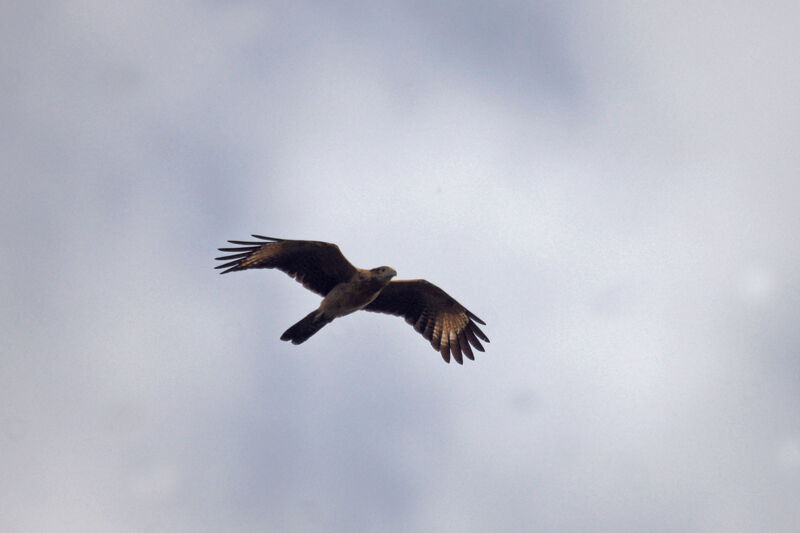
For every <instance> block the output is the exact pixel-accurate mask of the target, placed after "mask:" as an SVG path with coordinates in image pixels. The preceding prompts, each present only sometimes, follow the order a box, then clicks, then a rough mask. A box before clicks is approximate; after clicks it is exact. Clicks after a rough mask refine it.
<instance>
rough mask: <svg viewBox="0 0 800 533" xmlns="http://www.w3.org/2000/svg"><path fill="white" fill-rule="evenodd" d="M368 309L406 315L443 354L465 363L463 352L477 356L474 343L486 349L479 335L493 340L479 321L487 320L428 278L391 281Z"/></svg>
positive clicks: (448, 360)
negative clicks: (473, 348)
mask: <svg viewBox="0 0 800 533" xmlns="http://www.w3.org/2000/svg"><path fill="white" fill-rule="evenodd" d="M364 310H365V311H374V312H377V313H388V314H390V315H397V316H402V317H404V318H405V319H406V322H408V323H409V324H411V325H412V326H414V329H415V330H417V331H418V332H419V333H421V334H422V336H423V337H425V338H426V339H428V340H429V341H431V346H433V348H434V349H435V350H438V351H439V352H440V353H441V354H442V357H443V358H444V360H445V362H447V363H449V362H450V354H452V355H453V359H455V360H456V362H457V363H459V364H462V363H463V359H462V357H461V354H462V353H463V354H464V355H466V356H467V357H468V358H470V359H475V357H474V356H473V354H472V348H471V347H470V345H472V346H474V347H475V349H477V350H478V351H481V352H482V351H484V350H483V346H481V343H480V341H479V340H478V338H480V339H481V340H483V341H486V342H489V338H488V337H487V336H486V335H484V333H483V332H482V331H481V330H480V328H478V325H477V324H476V323H475V322H478V323H480V324H484V325H485V324H486V323H485V322H484V321H483V320H481V319H480V318H478V317H477V316H475V315H474V314H472V313H471V312H470V311H469V310H468V309H467V308H466V307H464V306H463V305H461V304H460V303H458V302H457V301H455V300H454V299H453V298H452V297H451V296H450V295H449V294H447V293H446V292H444V291H443V290H442V289H440V288H439V287H437V286H436V285H434V284H433V283H430V282H428V281H425V280H424V279H415V280H398V281H392V282H390V283H389V284H388V285H387V286H386V287H384V289H383V291H381V293H380V294H379V295H378V297H377V298H375V299H374V300H373V301H372V302H371V303H370V304H369V305H367V306H366V307H365V308H364Z"/></svg>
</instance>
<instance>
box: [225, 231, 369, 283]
mask: <svg viewBox="0 0 800 533" xmlns="http://www.w3.org/2000/svg"><path fill="white" fill-rule="evenodd" d="M253 237H255V238H256V239H261V240H260V241H228V242H230V243H231V244H238V245H239V246H238V247H236V248H220V249H219V250H220V251H222V252H229V253H230V255H224V256H221V257H217V258H216V260H217V261H226V263H223V264H221V265H218V266H217V267H216V268H219V269H223V270H222V272H221V274H226V273H228V272H236V271H237V270H248V269H251V268H276V269H278V270H280V271H282V272H285V273H286V274H288V275H289V276H291V277H293V278H294V279H296V280H297V281H299V282H300V283H302V284H303V286H304V287H305V288H307V289H309V290H311V291H314V292H316V293H317V294H319V295H321V296H325V295H326V294H328V292H330V290H331V289H332V288H334V287H335V286H336V285H338V284H339V283H341V282H343V281H347V280H349V279H350V278H352V277H353V274H355V273H356V271H357V270H356V267H354V266H353V265H352V264H350V262H349V261H348V260H347V258H346V257H345V256H344V255H342V252H341V251H340V250H339V247H338V246H336V245H335V244H331V243H328V242H320V241H293V240H285V239H276V238H273V237H264V236H263V235H253ZM263 241H266V242H263Z"/></svg>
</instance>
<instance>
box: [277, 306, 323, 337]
mask: <svg viewBox="0 0 800 533" xmlns="http://www.w3.org/2000/svg"><path fill="white" fill-rule="evenodd" d="M332 321H333V318H327V317H325V316H324V315H323V314H322V313H321V312H320V311H319V310H314V311H311V312H310V313H309V314H307V315H306V317H305V318H304V319H303V320H301V321H300V322H298V323H297V324H295V325H294V326H292V327H290V328H289V329H287V330H286V331H284V332H283V335H281V340H282V341H292V344H300V343H301V342H305V341H307V340H308V338H309V337H311V336H312V335H313V334H314V333H316V332H318V331H319V330H320V329H322V327H323V326H324V325H325V324H328V323H330V322H332Z"/></svg>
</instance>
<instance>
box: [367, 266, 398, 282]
mask: <svg viewBox="0 0 800 533" xmlns="http://www.w3.org/2000/svg"><path fill="white" fill-rule="evenodd" d="M370 272H372V273H373V275H374V276H375V277H376V278H377V279H379V280H381V281H386V282H388V281H389V280H391V279H392V278H393V277H395V276H396V275H397V272H396V271H395V269H393V268H392V267H388V266H381V267H377V268H373V269H370Z"/></svg>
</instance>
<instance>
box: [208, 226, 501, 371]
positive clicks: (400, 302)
mask: <svg viewBox="0 0 800 533" xmlns="http://www.w3.org/2000/svg"><path fill="white" fill-rule="evenodd" d="M253 237H255V238H257V239H261V240H262V241H266V242H253V241H228V242H231V243H233V244H237V245H240V246H239V247H237V248H220V250H221V251H223V252H231V253H232V254H231V255H226V256H223V257H217V260H221V261H228V262H227V263H224V264H222V265H220V266H218V267H217V268H222V269H225V270H223V272H222V274H225V273H226V272H233V271H237V270H247V269H251V268H277V269H279V270H282V271H283V272H286V273H287V274H289V275H290V276H292V277H293V278H295V279H296V280H297V281H299V282H300V283H302V284H303V286H304V287H306V288H307V289H309V290H312V291H314V292H316V293H318V294H320V295H321V296H323V299H322V302H321V303H320V305H319V307H318V308H317V309H315V310H314V311H312V312H311V313H309V314H308V315H306V317H305V318H303V319H302V320H300V321H299V322H297V323H296V324H295V325H293V326H292V327H290V328H289V329H287V330H286V331H285V332H284V333H283V335H281V340H285V341H291V342H292V343H294V344H300V343H302V342H305V341H306V340H308V338H309V337H311V336H312V335H314V333H316V332H317V331H319V330H320V329H321V328H322V327H323V326H325V325H326V324H328V323H330V322H331V321H333V320H334V319H336V318H339V317H342V316H345V315H349V314H350V313H353V312H355V311H358V310H361V309H363V310H366V311H373V312H378V313H389V314H393V315H399V316H403V317H404V318H405V319H406V322H408V323H409V324H411V325H413V326H414V329H416V330H417V331H418V332H419V333H421V334H422V335H423V336H424V337H425V338H426V339H428V340H429V341H430V342H431V345H432V346H433V347H434V349H436V350H438V351H439V352H440V353H441V354H442V357H443V358H444V360H445V361H446V362H448V363H449V362H450V355H451V354H452V356H453V358H454V359H455V360H456V361H457V362H458V363H462V352H463V353H464V354H465V355H466V356H467V357H468V358H470V359H474V357H473V353H472V347H474V348H475V349H477V350H479V351H483V346H481V343H480V341H479V340H478V338H480V339H482V340H484V341H486V342H489V339H488V338H487V337H486V335H484V333H483V332H482V331H481V330H480V329H479V328H478V326H477V325H476V324H475V322H474V321H476V322H479V323H481V324H484V322H483V321H482V320H481V319H480V318H478V317H477V316H475V315H474V314H472V313H471V312H470V311H468V310H467V309H466V308H465V307H464V306H462V305H461V304H459V303H458V302H456V301H455V300H454V299H453V298H452V297H450V295H448V294H447V293H446V292H444V291H443V290H442V289H440V288H439V287H437V286H436V285H433V284H432V283H430V282H428V281H425V280H421V279H420V280H401V281H392V278H393V277H395V276H396V275H397V272H395V270H394V269H393V268H391V267H387V266H382V267H377V268H373V269H370V270H365V269H361V268H356V267H354V266H353V265H351V264H350V262H349V261H347V259H346V258H345V257H344V255H342V253H341V251H339V247H338V246H336V245H335V244H331V243H326V242H320V241H296V240H285V239H275V238H272V237H263V236H261V235H253ZM473 320H474V321H473Z"/></svg>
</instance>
